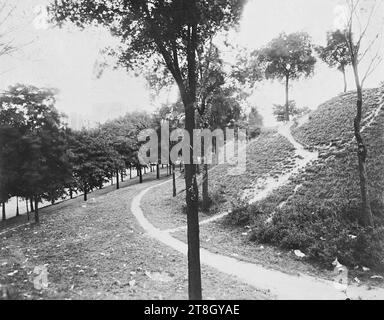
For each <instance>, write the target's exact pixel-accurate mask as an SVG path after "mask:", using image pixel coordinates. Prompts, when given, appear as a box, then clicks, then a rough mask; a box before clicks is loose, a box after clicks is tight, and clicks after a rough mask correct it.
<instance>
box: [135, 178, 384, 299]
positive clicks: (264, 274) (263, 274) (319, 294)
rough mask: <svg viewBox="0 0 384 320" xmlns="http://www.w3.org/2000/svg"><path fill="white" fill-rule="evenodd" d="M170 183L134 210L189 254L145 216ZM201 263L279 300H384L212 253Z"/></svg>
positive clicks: (376, 292)
mask: <svg viewBox="0 0 384 320" xmlns="http://www.w3.org/2000/svg"><path fill="white" fill-rule="evenodd" d="M169 182H170V181H166V182H163V183H159V184H156V185H154V186H152V187H149V188H147V189H145V190H143V191H141V192H140V193H139V194H138V195H136V196H135V197H134V199H133V200H132V203H131V211H132V213H133V215H134V216H135V217H136V219H137V220H138V222H139V224H140V225H141V226H142V227H143V229H144V230H145V231H146V232H147V234H148V235H149V236H151V237H153V238H155V239H156V240H158V241H160V242H162V243H163V244H165V245H167V246H168V247H171V248H173V249H174V250H176V251H178V252H180V253H182V254H184V255H187V250H188V248H187V245H186V244H185V243H184V242H182V241H180V240H178V239H176V238H174V237H172V236H171V235H170V234H169V232H166V231H162V230H160V229H157V228H156V227H155V226H153V225H152V224H151V223H150V222H149V221H148V219H147V218H146V217H145V216H144V213H143V210H142V209H141V207H140V201H141V199H142V198H143V197H144V195H145V194H147V193H148V192H149V191H150V190H151V189H153V188H157V187H160V186H162V185H164V184H166V183H169ZM200 254H201V263H202V264H205V265H208V266H210V267H213V268H215V269H216V270H218V271H221V272H223V273H225V274H228V275H230V276H233V277H235V278H236V279H238V280H240V281H242V282H244V283H246V284H248V285H251V286H253V287H255V288H257V289H259V290H265V291H268V292H269V293H270V294H271V295H272V297H274V298H276V299H332V300H335V299H346V298H350V299H384V290H383V289H379V288H377V289H376V288H375V289H372V288H371V289H370V290H369V289H368V288H367V287H365V286H360V287H358V286H355V285H351V286H349V287H348V288H347V290H346V292H344V291H340V289H338V286H337V285H336V284H335V283H334V282H332V281H328V280H321V279H318V278H315V277H312V276H308V275H303V274H301V275H300V276H292V275H289V274H285V273H283V272H280V271H276V270H270V269H267V268H264V267H262V266H260V265H256V264H252V263H247V262H243V261H240V260H237V259H235V258H232V257H227V256H224V255H220V254H216V253H212V252H210V251H208V250H206V249H200Z"/></svg>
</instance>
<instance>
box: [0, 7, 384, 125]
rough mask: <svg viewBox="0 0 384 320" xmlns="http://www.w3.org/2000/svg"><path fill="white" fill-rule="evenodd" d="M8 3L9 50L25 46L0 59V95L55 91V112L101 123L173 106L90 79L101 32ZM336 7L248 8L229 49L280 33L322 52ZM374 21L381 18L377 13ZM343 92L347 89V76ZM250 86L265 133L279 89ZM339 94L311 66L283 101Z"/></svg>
mask: <svg viewBox="0 0 384 320" xmlns="http://www.w3.org/2000/svg"><path fill="white" fill-rule="evenodd" d="M1 1H4V0H0V2H1ZM380 1H382V0H380ZM11 2H12V3H18V11H17V13H15V15H14V18H13V20H12V23H14V24H16V25H19V26H20V25H21V26H20V30H19V31H16V32H14V33H13V36H14V38H15V41H16V43H22V44H25V45H24V46H23V50H22V51H21V52H19V53H17V54H15V55H14V56H13V57H1V58H0V90H2V89H5V88H6V87H7V86H9V85H11V84H14V83H27V84H34V85H37V86H51V87H56V88H58V89H59V90H60V95H59V101H58V105H57V107H58V108H59V110H60V111H63V112H65V113H66V114H68V115H70V114H75V113H76V114H80V115H82V116H83V117H88V118H89V119H90V120H91V121H101V122H102V121H103V120H106V119H107V118H111V117H116V116H118V115H120V114H124V113H125V112H126V111H132V110H148V111H152V110H154V109H155V108H156V107H157V106H159V103H160V102H165V101H166V100H167V98H169V99H170V100H172V99H174V96H175V95H174V94H170V95H168V96H167V95H164V97H162V98H160V99H158V101H151V100H150V97H149V92H148V90H147V89H146V86H145V81H144V80H142V79H140V78H135V77H134V76H130V75H128V74H127V72H126V71H125V70H110V71H108V72H106V73H105V74H104V75H103V76H102V78H101V79H96V78H95V76H94V66H95V62H96V61H97V59H98V57H100V56H99V52H100V50H101V49H103V48H104V47H105V46H107V45H110V44H113V43H115V42H114V40H113V39H112V38H111V37H110V36H109V34H108V33H106V32H105V31H102V30H99V29H93V30H85V31H80V30H78V29H68V28H65V29H62V30H60V29H58V28H47V26H46V25H45V22H44V19H39V18H37V19H36V16H40V17H41V13H40V5H44V4H46V3H47V2H48V0H18V1H15V0H12V1H11ZM341 3H343V0H289V1H287V0H249V4H248V5H247V6H246V8H245V11H244V15H243V19H242V22H241V26H240V31H239V33H238V34H236V36H235V37H234V38H233V39H232V42H234V43H238V44H240V45H242V46H245V47H248V48H250V49H256V48H260V47H262V46H264V45H265V44H267V43H268V42H269V41H270V40H271V39H272V38H274V37H276V36H278V34H279V33H281V32H282V31H285V32H286V33H290V32H295V31H306V32H308V33H309V34H310V35H311V36H312V39H313V42H314V43H316V44H324V42H325V38H326V31H328V30H330V29H332V28H333V27H334V25H335V23H337V22H338V21H339V20H340V13H342V9H341V7H340V4H341ZM380 15H381V17H384V13H383V12H380ZM338 17H339V18H338ZM373 31H374V30H373ZM0 32H1V30H0ZM29 42H32V43H31V44H29ZM5 71H7V72H6V73H3V72H5ZM383 74H384V65H383V64H382V65H381V66H380V68H379V69H378V70H377V71H376V72H375V73H374V74H372V75H371V77H370V78H369V79H368V80H367V83H366V86H367V87H371V86H377V85H378V84H379V83H380V82H381V81H383V80H384V76H383ZM348 84H349V88H352V86H353V79H352V73H351V70H349V72H348ZM256 86H257V90H256V93H255V95H254V96H253V97H252V99H251V101H252V103H253V104H255V105H256V106H257V107H258V109H259V110H260V112H261V113H262V114H263V116H264V119H265V124H266V125H270V124H272V123H273V118H272V112H271V111H272V104H274V103H283V102H284V88H283V86H282V85H281V84H280V83H278V82H269V81H268V82H265V83H263V84H256ZM342 88H343V82H342V75H341V73H340V72H338V71H337V70H331V69H329V68H328V67H327V66H325V65H324V64H322V63H318V64H317V66H316V69H315V75H314V77H313V78H310V79H303V80H300V81H296V82H294V83H293V84H292V88H291V92H290V95H291V97H290V98H291V99H294V100H296V102H297V104H298V105H299V106H308V107H310V108H315V107H316V106H317V105H319V104H320V103H322V102H324V101H325V100H327V99H329V98H331V97H333V96H335V95H337V94H338V93H340V92H341V91H342Z"/></svg>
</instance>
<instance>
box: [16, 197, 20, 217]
mask: <svg viewBox="0 0 384 320" xmlns="http://www.w3.org/2000/svg"><path fill="white" fill-rule="evenodd" d="M19 215H20V211H19V197H18V196H16V217H18V216H19Z"/></svg>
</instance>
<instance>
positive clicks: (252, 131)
mask: <svg viewBox="0 0 384 320" xmlns="http://www.w3.org/2000/svg"><path fill="white" fill-rule="evenodd" d="M262 126H263V117H262V116H261V114H260V113H259V112H258V111H257V108H256V107H252V108H251V112H250V113H249V115H248V119H247V133H248V137H249V138H251V139H253V138H256V137H257V136H258V135H259V134H260V132H261V127H262Z"/></svg>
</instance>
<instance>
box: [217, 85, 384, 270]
mask: <svg viewBox="0 0 384 320" xmlns="http://www.w3.org/2000/svg"><path fill="white" fill-rule="evenodd" d="M382 96H384V88H380V89H369V90H366V91H365V93H364V116H363V117H364V119H365V120H364V121H363V124H364V123H365V124H367V123H368V122H369V121H370V120H371V119H372V117H373V115H374V112H375V111H376V110H377V108H378V106H379V102H380V101H381V98H382ZM355 108H356V107H355V94H354V93H353V92H350V93H346V94H343V95H339V96H338V97H336V98H334V99H331V100H330V101H327V102H326V103H324V104H322V105H321V106H319V108H318V109H317V110H316V111H314V112H313V113H312V114H311V115H310V118H309V121H308V122H307V123H305V124H304V125H302V126H300V127H296V128H295V129H294V130H293V135H294V137H295V139H296V140H298V141H299V142H301V143H302V144H304V145H306V146H307V147H308V148H312V149H318V150H319V154H320V156H319V159H318V160H317V161H315V162H314V163H313V164H311V165H310V166H307V167H306V168H305V170H303V171H302V172H301V173H300V174H299V175H297V176H295V177H293V178H292V179H291V181H290V182H289V183H288V184H287V185H285V186H283V187H281V188H279V189H278V190H276V191H275V192H274V193H273V194H271V195H270V196H269V197H267V198H266V199H264V200H262V201H260V202H258V203H256V204H254V205H242V206H239V207H238V208H236V209H235V210H234V212H233V213H232V214H231V215H230V216H229V217H228V218H227V219H226V221H225V223H227V224H229V225H232V226H235V227H236V226H244V225H250V226H251V229H252V232H251V236H250V240H252V241H256V242H257V243H268V244H273V245H275V246H278V247H281V248H285V249H300V250H301V251H303V252H304V253H305V254H306V256H307V259H309V260H310V261H314V262H316V263H320V264H322V265H324V266H327V267H329V266H331V264H330V262H332V261H333V260H334V259H335V258H336V257H338V258H339V261H341V262H342V263H343V264H346V265H348V266H350V267H355V266H357V265H358V266H367V267H370V268H373V269H376V270H384V228H383V225H384V108H383V109H382V111H381V112H380V113H379V114H378V116H377V117H376V118H375V119H374V121H373V122H372V124H371V126H370V127H369V128H367V129H366V130H365V131H364V132H363V136H364V139H365V141H366V143H367V146H368V161H367V168H368V176H369V180H370V183H369V187H370V190H369V191H370V197H371V204H372V208H373V213H374V216H375V228H374V229H368V228H362V227H361V226H359V225H358V222H357V216H358V211H359V208H360V194H359V179H358V171H357V155H356V150H355V143H348V142H349V141H351V139H352V138H353V118H354V114H355ZM259 139H260V140H261V141H259V142H258V144H259V145H260V144H261V145H263V144H264V143H263V141H262V140H263V139H264V138H263V137H260V138H259ZM272 148H274V146H273V145H272V146H270V148H267V153H266V157H269V153H270V152H271V150H270V149H272ZM283 150H285V149H283ZM261 151H262V150H254V152H253V153H250V154H249V156H250V158H249V159H248V161H249V162H250V163H258V159H259V157H260V153H261ZM283 153H284V151H283ZM211 179H215V176H214V175H212V176H211ZM212 183H213V184H214V182H212ZM228 183H230V182H228ZM233 184H234V185H236V184H237V182H235V183H233Z"/></svg>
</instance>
